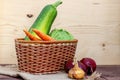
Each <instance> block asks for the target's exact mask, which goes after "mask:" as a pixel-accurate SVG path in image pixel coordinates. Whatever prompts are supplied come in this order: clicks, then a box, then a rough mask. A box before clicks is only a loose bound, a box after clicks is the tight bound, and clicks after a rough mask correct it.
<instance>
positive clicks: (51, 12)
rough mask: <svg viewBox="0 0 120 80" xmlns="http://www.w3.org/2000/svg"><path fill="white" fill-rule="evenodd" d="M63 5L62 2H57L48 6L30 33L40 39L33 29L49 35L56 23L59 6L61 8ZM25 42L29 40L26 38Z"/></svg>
mask: <svg viewBox="0 0 120 80" xmlns="http://www.w3.org/2000/svg"><path fill="white" fill-rule="evenodd" d="M61 3H62V1H61V0H58V1H56V2H55V3H53V4H48V5H46V6H45V7H44V8H43V9H42V11H41V12H40V14H39V16H38V17H37V19H36V20H35V22H34V23H33V25H32V26H31V27H30V29H29V32H30V33H31V34H32V35H33V36H36V37H38V36H37V35H36V34H35V33H34V32H33V31H32V29H38V30H40V31H41V32H43V33H45V34H49V32H50V29H51V26H52V23H53V22H54V20H55V18H56V16H57V9H56V8H57V6H59V5H60V4H61ZM24 39H25V40H29V38H28V37H27V36H26V37H25V38H24Z"/></svg>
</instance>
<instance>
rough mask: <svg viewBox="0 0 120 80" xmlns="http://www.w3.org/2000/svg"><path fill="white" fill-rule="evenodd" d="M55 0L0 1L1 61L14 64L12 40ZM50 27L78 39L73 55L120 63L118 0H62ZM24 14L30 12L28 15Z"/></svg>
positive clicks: (108, 62)
mask: <svg viewBox="0 0 120 80" xmlns="http://www.w3.org/2000/svg"><path fill="white" fill-rule="evenodd" d="M55 1H56V0H0V63H1V64H4V63H5V64H13V63H16V62H17V61H16V55H15V45H14V39H15V38H18V37H24V36H25V35H24V33H23V31H22V30H23V29H24V28H29V27H30V26H31V25H32V23H33V22H34V20H35V19H36V17H37V16H38V14H39V13H40V11H41V9H42V8H43V7H44V6H45V5H46V4H49V3H52V2H55ZM57 9H58V15H57V18H56V20H55V22H54V24H53V26H52V28H55V27H56V28H64V29H66V30H68V31H70V32H71V33H72V34H73V35H74V36H75V38H76V39H78V40H79V42H78V46H77V51H76V57H77V58H78V59H81V58H83V57H91V58H93V59H95V60H96V62H97V64H98V65H100V64H102V65H106V64H107V65H120V0H63V4H62V5H61V6H59V7H58V8H57ZM27 14H33V17H31V18H28V17H27Z"/></svg>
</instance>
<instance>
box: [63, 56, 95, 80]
mask: <svg viewBox="0 0 120 80" xmlns="http://www.w3.org/2000/svg"><path fill="white" fill-rule="evenodd" d="M76 65H78V67H77V71H76ZM74 68H75V69H74ZM78 68H80V69H82V70H83V71H84V72H83V71H81V74H79V76H80V75H81V76H82V77H79V78H84V76H85V75H88V76H90V75H92V73H93V72H95V70H96V62H95V60H93V59H92V58H82V59H81V60H79V61H77V62H76V63H75V64H74V61H73V60H68V61H67V62H66V63H65V66H64V69H65V71H66V72H67V73H68V76H69V77H70V78H76V79H77V78H78V76H74V77H73V76H72V77H71V76H70V75H71V73H72V71H73V72H74V74H76V75H77V72H79V71H80V69H78ZM71 70H72V71H71ZM84 73H85V75H83V74H84Z"/></svg>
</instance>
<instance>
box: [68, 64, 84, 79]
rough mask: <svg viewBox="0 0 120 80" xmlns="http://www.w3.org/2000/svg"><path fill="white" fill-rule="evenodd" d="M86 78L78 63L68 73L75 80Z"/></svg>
mask: <svg viewBox="0 0 120 80" xmlns="http://www.w3.org/2000/svg"><path fill="white" fill-rule="evenodd" d="M84 76H85V72H84V71H83V70H82V69H81V68H80V67H79V66H78V63H76V64H75V65H74V67H73V68H71V69H70V70H69V72H68V77H70V78H74V79H82V78H84Z"/></svg>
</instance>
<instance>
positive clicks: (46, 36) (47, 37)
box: [33, 29, 54, 41]
mask: <svg viewBox="0 0 120 80" xmlns="http://www.w3.org/2000/svg"><path fill="white" fill-rule="evenodd" d="M33 31H34V32H35V33H36V34H37V35H38V36H39V37H40V38H41V39H42V40H44V41H53V40H54V39H53V38H52V37H50V36H49V35H47V34H45V33H43V32H41V31H39V30H37V29H33Z"/></svg>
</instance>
